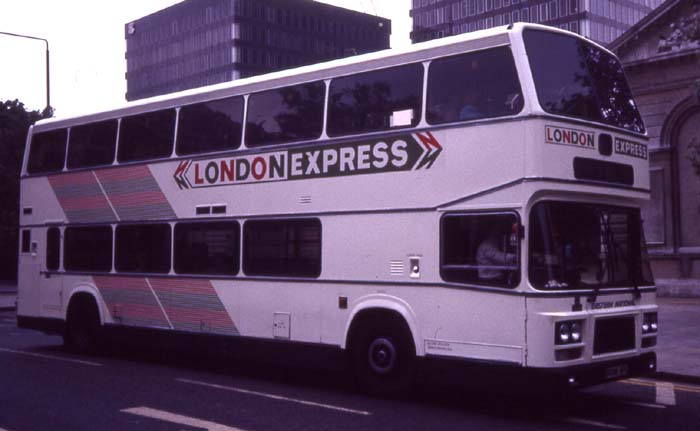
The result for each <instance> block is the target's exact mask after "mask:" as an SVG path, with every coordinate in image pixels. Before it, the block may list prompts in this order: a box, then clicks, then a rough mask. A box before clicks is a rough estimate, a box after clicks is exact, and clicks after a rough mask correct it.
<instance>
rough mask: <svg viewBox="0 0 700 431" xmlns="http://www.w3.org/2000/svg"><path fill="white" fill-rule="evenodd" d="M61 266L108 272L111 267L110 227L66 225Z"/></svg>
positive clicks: (71, 268) (77, 269)
mask: <svg viewBox="0 0 700 431" xmlns="http://www.w3.org/2000/svg"><path fill="white" fill-rule="evenodd" d="M63 267H64V268H65V269H66V270H67V271H97V272H109V271H110V270H111V269H112V228H111V227H110V226H89V227H67V228H66V230H65V238H64V243H63Z"/></svg>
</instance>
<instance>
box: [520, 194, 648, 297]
mask: <svg viewBox="0 0 700 431" xmlns="http://www.w3.org/2000/svg"><path fill="white" fill-rule="evenodd" d="M572 214H575V216H572ZM529 279H530V282H531V283H532V285H533V286H534V287H535V288H537V289H543V290H568V289H598V288H609V287H639V286H650V285H653V284H654V279H653V277H652V274H651V268H650V265H649V258H648V255H647V252H646V247H645V241H644V234H643V231H642V223H641V217H640V213H639V209H635V208H625V207H614V206H601V205H597V204H596V205H594V204H584V203H574V202H555V201H551V202H540V203H538V204H536V205H535V206H534V207H533V209H532V212H531V213H530V264H529Z"/></svg>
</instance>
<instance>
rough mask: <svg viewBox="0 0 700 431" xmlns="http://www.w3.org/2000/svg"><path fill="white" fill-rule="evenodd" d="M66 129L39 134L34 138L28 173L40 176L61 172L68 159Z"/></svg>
mask: <svg viewBox="0 0 700 431" xmlns="http://www.w3.org/2000/svg"><path fill="white" fill-rule="evenodd" d="M67 139H68V132H67V131H66V129H60V130H52V131H50V132H42V133H37V134H35V135H33V136H32V143H31V147H30V149H29V161H28V162H27V172H28V173H30V174H40V173H49V172H60V171H61V170H63V162H64V161H65V159H66V140H67Z"/></svg>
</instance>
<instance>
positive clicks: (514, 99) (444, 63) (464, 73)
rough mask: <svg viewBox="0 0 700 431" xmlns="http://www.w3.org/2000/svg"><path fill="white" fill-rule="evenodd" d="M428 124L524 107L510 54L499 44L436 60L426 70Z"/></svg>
mask: <svg viewBox="0 0 700 431" xmlns="http://www.w3.org/2000/svg"><path fill="white" fill-rule="evenodd" d="M427 105H428V106H427V110H426V114H425V116H426V118H427V120H428V122H429V123H430V124H443V123H451V122H455V121H467V120H476V119H479V118H488V117H501V116H505V115H513V114H517V113H518V112H520V110H522V108H523V98H522V92H521V90H520V82H518V75H517V73H516V71H515V62H514V61H513V54H512V53H511V52H510V49H509V48H508V47H499V48H494V49H489V50H485V51H479V52H473V53H469V54H463V55H456V56H454V57H448V58H443V59H440V60H435V61H433V62H432V63H431V64H430V69H429V72H428V104H427Z"/></svg>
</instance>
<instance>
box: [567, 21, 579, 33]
mask: <svg viewBox="0 0 700 431" xmlns="http://www.w3.org/2000/svg"><path fill="white" fill-rule="evenodd" d="M569 31H573V32H574V33H578V21H571V22H570V23H569Z"/></svg>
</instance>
